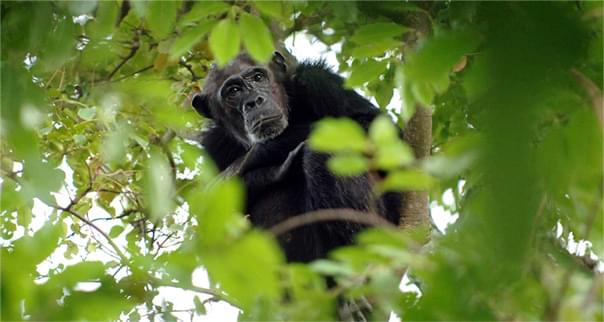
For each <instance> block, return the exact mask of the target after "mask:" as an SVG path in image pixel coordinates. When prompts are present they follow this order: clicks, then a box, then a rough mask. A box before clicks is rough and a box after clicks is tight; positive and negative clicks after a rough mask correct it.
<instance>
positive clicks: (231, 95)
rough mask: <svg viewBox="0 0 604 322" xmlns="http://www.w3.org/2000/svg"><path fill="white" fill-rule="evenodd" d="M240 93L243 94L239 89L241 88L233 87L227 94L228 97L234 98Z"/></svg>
mask: <svg viewBox="0 0 604 322" xmlns="http://www.w3.org/2000/svg"><path fill="white" fill-rule="evenodd" d="M240 92H241V87H239V86H231V87H229V89H228V90H227V93H226V94H227V96H228V97H233V96H235V95H237V94H239V93H240Z"/></svg>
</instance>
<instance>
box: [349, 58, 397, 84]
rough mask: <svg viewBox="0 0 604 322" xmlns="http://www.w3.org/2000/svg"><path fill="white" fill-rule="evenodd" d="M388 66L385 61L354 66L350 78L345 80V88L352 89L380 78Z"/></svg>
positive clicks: (371, 61)
mask: <svg viewBox="0 0 604 322" xmlns="http://www.w3.org/2000/svg"><path fill="white" fill-rule="evenodd" d="M387 65H388V62H387V61H379V62H378V61H375V60H372V59H371V60H368V61H366V62H364V63H362V64H359V65H357V66H354V67H353V68H352V72H351V74H350V77H349V78H348V79H347V80H346V86H349V87H354V86H360V85H363V84H364V83H366V82H369V81H372V80H374V79H376V78H377V77H378V76H380V75H381V74H382V73H383V72H384V71H385V70H386V66H387Z"/></svg>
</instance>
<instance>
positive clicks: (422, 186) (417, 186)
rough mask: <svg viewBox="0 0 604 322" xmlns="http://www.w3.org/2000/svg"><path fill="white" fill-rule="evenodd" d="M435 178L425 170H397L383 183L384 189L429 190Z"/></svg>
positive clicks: (382, 187)
mask: <svg viewBox="0 0 604 322" xmlns="http://www.w3.org/2000/svg"><path fill="white" fill-rule="evenodd" d="M434 183H435V180H434V179H433V178H432V177H431V176H429V175H427V174H426V173H424V172H420V171H417V170H406V171H395V172H392V173H390V174H388V176H387V177H386V179H385V180H384V181H383V182H382V183H381V186H380V188H381V189H382V190H383V191H417V190H428V189H430V187H432V185H434Z"/></svg>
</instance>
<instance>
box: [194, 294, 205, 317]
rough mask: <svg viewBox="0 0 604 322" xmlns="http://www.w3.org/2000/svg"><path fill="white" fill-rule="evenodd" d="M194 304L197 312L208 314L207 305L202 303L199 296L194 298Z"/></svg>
mask: <svg viewBox="0 0 604 322" xmlns="http://www.w3.org/2000/svg"><path fill="white" fill-rule="evenodd" d="M193 304H194V305H195V313H197V314H198V315H205V314H206V307H205V306H204V305H203V304H202V303H201V300H200V299H199V296H195V297H194V298H193Z"/></svg>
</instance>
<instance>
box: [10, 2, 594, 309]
mask: <svg viewBox="0 0 604 322" xmlns="http://www.w3.org/2000/svg"><path fill="white" fill-rule="evenodd" d="M1 6H2V8H1V9H2V28H1V30H2V35H1V36H2V38H1V39H2V53H1V64H0V68H1V69H0V72H1V82H2V88H1V90H2V93H1V96H2V98H1V104H2V113H1V117H2V119H1V122H2V123H1V125H2V131H1V132H0V135H1V140H2V141H1V142H0V144H1V146H2V157H1V158H2V159H1V164H0V169H1V173H2V181H1V189H2V190H1V193H0V206H1V208H0V214H1V217H0V232H1V236H2V239H1V241H2V261H1V269H2V271H1V273H2V274H1V279H2V280H1V290H0V291H1V302H2V303H1V304H2V307H1V314H2V316H1V318H2V319H3V320H22V319H30V320H115V319H122V320H126V319H128V320H129V319H132V320H138V319H140V318H142V317H143V316H145V317H147V318H149V319H155V318H161V319H164V320H166V319H167V320H171V319H175V318H179V319H182V318H183V316H184V315H186V312H188V313H189V314H190V316H195V315H197V316H199V315H204V314H206V312H207V310H209V307H206V306H207V305H208V303H210V302H212V301H224V302H227V303H230V304H231V305H233V306H235V307H237V308H239V309H240V310H241V315H240V318H241V319H248V320H332V319H335V318H336V313H335V307H336V303H337V302H338V301H341V299H346V300H347V301H349V302H356V303H362V302H369V303H370V304H371V306H372V307H373V311H372V314H373V316H371V317H370V318H374V319H386V318H387V317H388V315H389V314H390V313H391V312H394V313H396V314H397V315H398V316H400V317H402V318H403V319H404V320H558V319H560V320H602V319H603V318H604V312H603V311H602V306H601V303H602V301H603V300H604V298H603V297H602V286H603V278H602V276H603V275H602V272H603V271H604V264H603V263H602V256H604V238H603V237H604V236H603V233H604V227H603V225H604V222H603V217H604V216H603V204H602V194H603V192H602V179H603V174H602V164H603V160H602V152H603V151H602V105H601V104H602V87H603V84H602V79H603V74H602V71H603V70H604V68H603V66H602V62H603V60H604V58H603V57H602V52H603V51H602V28H601V26H602V4H601V3H599V2H578V3H574V2H573V3H525V2H523V3H496V4H494V3H489V4H482V3H479V2H430V3H424V2H421V3H410V2H371V3H367V2H321V1H308V2H276V1H236V2H222V1H200V2H190V1H68V2H63V1H56V2H2V4H1ZM300 31H304V32H305V34H307V35H309V36H310V37H313V38H316V39H318V40H319V41H321V42H322V43H324V44H326V45H328V46H332V45H335V46H333V47H332V48H337V49H338V50H337V51H336V58H337V60H338V62H339V66H337V67H338V68H339V70H338V71H339V72H340V73H341V74H344V75H348V76H349V77H347V80H346V86H350V87H354V88H355V89H356V90H360V91H363V92H364V93H366V94H367V95H368V96H371V97H374V98H375V100H376V102H377V103H378V105H379V106H380V108H381V109H383V110H384V111H385V112H387V113H388V114H389V115H390V116H392V118H393V119H394V120H395V122H391V121H390V119H388V118H387V117H385V116H384V117H379V118H377V119H376V120H375V121H374V122H373V124H372V125H371V127H370V129H369V131H368V133H365V131H363V129H362V128H361V127H359V126H358V125H357V124H356V123H354V122H352V121H351V120H348V119H325V120H322V121H320V122H319V123H318V124H316V126H315V130H314V132H313V133H312V135H311V137H310V139H309V145H310V146H311V147H312V148H314V149H316V150H319V151H322V152H327V153H330V154H332V157H331V158H330V160H329V163H328V165H329V168H330V169H331V170H332V171H333V172H334V173H336V174H337V175H343V176H351V175H358V174H360V173H363V172H366V171H371V172H379V173H384V176H383V178H382V179H380V178H376V189H375V190H376V193H384V192H386V191H418V190H421V191H427V192H429V193H430V195H431V200H432V202H431V206H432V213H433V219H434V220H435V221H438V218H437V214H438V213H439V212H440V213H442V209H446V210H447V211H450V212H452V213H454V214H456V215H458V216H459V219H458V220H457V221H456V222H455V223H453V224H451V225H449V226H448V227H447V228H446V230H445V231H444V232H443V231H441V230H438V229H432V231H431V233H430V232H429V231H428V230H427V229H426V227H418V228H415V229H402V230H395V229H390V228H384V227H382V228H375V229H369V230H367V231H366V232H364V233H363V234H361V235H360V236H358V242H357V244H355V245H351V246H348V247H344V248H341V249H337V250H335V251H334V252H333V253H332V254H331V255H330V257H329V258H327V259H322V260H318V261H316V262H313V263H311V264H308V265H303V264H297V263H286V262H285V261H284V258H283V256H282V254H281V253H280V251H279V249H278V246H277V243H276V240H275V238H274V236H272V235H271V234H270V233H269V232H266V231H260V230H257V229H254V228H253V227H250V225H249V223H248V221H247V220H246V218H245V214H244V213H243V200H244V198H245V196H244V194H243V189H242V187H241V184H240V182H239V181H238V180H237V179H228V180H223V179H219V178H218V177H217V173H216V169H215V167H214V165H213V164H212V160H210V159H209V158H208V157H207V156H206V155H205V153H204V151H203V150H202V149H201V148H200V147H199V145H198V144H197V137H198V134H199V130H200V129H201V128H202V126H203V124H204V122H205V120H203V119H202V118H201V117H199V116H198V115H197V114H195V113H194V111H192V110H191V109H189V108H183V107H182V106H187V105H188V103H187V98H188V97H190V95H191V93H193V92H196V91H198V90H199V88H200V86H201V84H200V80H202V79H203V78H204V76H205V74H206V72H207V71H208V69H209V68H210V66H211V64H212V63H217V64H219V65H222V64H225V63H227V62H228V61H229V60H230V59H231V58H232V57H234V56H235V55H236V54H237V53H238V52H239V51H240V50H241V49H245V50H247V51H248V52H249V53H250V54H251V55H252V56H253V57H254V58H256V59H258V60H259V61H267V60H268V59H269V57H270V55H271V53H272V52H273V50H274V48H276V47H278V46H276V45H275V44H277V42H279V41H282V40H283V39H285V38H286V37H289V36H290V35H296V36H297V35H299V32H300ZM317 55H318V54H317ZM317 58H318V57H317ZM395 98H399V99H395ZM416 107H419V108H429V109H431V110H432V112H433V117H432V145H431V152H432V156H430V157H429V158H427V159H423V160H418V159H416V158H415V157H414V155H413V149H412V147H411V146H409V145H408V144H407V143H405V142H403V141H402V140H401V139H400V135H399V129H402V130H403V131H407V128H406V126H407V122H408V121H409V119H411V118H412V116H413V115H414V113H415V111H416ZM385 115H386V114H385ZM451 196H452V198H450V197H451ZM427 235H430V238H431V242H430V243H429V244H428V245H423V242H424V240H425V239H426V236H427ZM420 249H421V250H422V251H420ZM200 269H202V271H203V272H206V273H207V275H208V278H209V283H205V284H204V283H200V282H199V281H198V279H197V278H195V276H197V275H199V271H200ZM403 275H405V280H406V281H407V280H408V281H409V283H408V284H409V285H406V286H405V287H403V288H402V289H403V290H404V291H401V290H400V289H399V284H400V281H401V278H402V277H403ZM324 276H329V277H330V278H331V280H333V281H334V282H335V283H336V286H335V287H332V288H327V286H326V285H325V279H324ZM411 286H413V287H411ZM166 288H177V289H182V290H190V291H193V292H197V294H198V295H197V296H195V297H192V298H191V299H190V301H189V302H187V303H185V302H186V301H182V300H180V299H178V300H176V299H171V298H165V297H162V296H161V295H162V294H163V293H162V292H164V291H165V289H166ZM410 289H415V290H416V291H410ZM162 298H163V299H164V300H163V302H162ZM182 305H185V306H184V307H183V306H182ZM183 312H185V313H183Z"/></svg>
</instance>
